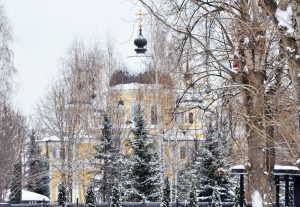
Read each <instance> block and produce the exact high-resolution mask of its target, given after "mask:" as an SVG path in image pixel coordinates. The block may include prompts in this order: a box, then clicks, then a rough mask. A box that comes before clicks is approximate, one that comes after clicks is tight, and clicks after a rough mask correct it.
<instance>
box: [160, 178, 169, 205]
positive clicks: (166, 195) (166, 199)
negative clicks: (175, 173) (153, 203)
mask: <svg viewBox="0 0 300 207" xmlns="http://www.w3.org/2000/svg"><path fill="white" fill-rule="evenodd" d="M170 196H171V190H170V184H169V179H168V178H165V181H164V189H163V198H162V207H170V200H171V198H170Z"/></svg>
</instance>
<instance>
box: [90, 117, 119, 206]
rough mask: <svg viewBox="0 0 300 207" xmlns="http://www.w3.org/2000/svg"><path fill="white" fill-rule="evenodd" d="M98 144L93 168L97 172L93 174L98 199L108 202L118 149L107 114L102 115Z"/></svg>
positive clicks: (114, 178) (112, 184) (113, 181)
mask: <svg viewBox="0 0 300 207" xmlns="http://www.w3.org/2000/svg"><path fill="white" fill-rule="evenodd" d="M99 143H100V144H99V145H98V146H97V147H96V154H95V168H96V169H98V174H97V175H96V176H95V177H96V178H97V179H95V181H94V183H95V187H98V189H99V192H98V193H97V194H98V195H100V200H101V201H102V202H108V201H109V198H110V193H111V191H112V188H113V186H114V184H115V183H116V177H117V176H118V174H117V172H118V164H117V159H118V155H117V154H118V151H117V149H116V139H115V137H114V136H113V130H112V123H111V120H110V118H109V117H108V115H104V116H103V129H102V136H101V137H100V140H99Z"/></svg>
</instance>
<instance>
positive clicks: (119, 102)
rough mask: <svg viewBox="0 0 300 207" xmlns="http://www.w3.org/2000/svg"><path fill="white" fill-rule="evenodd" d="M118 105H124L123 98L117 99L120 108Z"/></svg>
mask: <svg viewBox="0 0 300 207" xmlns="http://www.w3.org/2000/svg"><path fill="white" fill-rule="evenodd" d="M120 107H124V101H123V100H119V101H118V108H120Z"/></svg>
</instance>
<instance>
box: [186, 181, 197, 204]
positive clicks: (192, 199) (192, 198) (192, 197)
mask: <svg viewBox="0 0 300 207" xmlns="http://www.w3.org/2000/svg"><path fill="white" fill-rule="evenodd" d="M197 206H198V203H197V198H196V189H195V187H194V186H192V188H191V192H190V195H189V199H188V204H187V207H197Z"/></svg>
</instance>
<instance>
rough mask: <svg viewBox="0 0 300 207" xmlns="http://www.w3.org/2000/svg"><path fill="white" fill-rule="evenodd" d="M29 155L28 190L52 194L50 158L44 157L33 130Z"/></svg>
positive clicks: (46, 194)
mask: <svg viewBox="0 0 300 207" xmlns="http://www.w3.org/2000/svg"><path fill="white" fill-rule="evenodd" d="M29 137H30V143H29V156H28V168H29V169H28V173H27V180H28V181H27V185H26V187H27V190H28V191H32V192H35V193H39V194H42V195H45V196H47V197H49V196H50V188H49V185H50V179H49V160H48V158H46V157H42V155H41V148H40V146H39V145H38V144H37V142H36V140H37V138H36V133H35V131H34V130H32V131H31V133H30V135H29Z"/></svg>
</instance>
